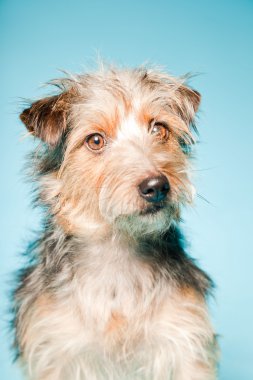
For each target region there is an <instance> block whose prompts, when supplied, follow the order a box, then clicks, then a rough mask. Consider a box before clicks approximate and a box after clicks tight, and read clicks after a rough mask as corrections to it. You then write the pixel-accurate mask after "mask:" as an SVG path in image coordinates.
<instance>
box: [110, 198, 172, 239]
mask: <svg viewBox="0 0 253 380" xmlns="http://www.w3.org/2000/svg"><path fill="white" fill-rule="evenodd" d="M174 217H175V208H174V207H172V206H169V205H167V206H164V205H162V204H160V205H148V206H147V207H145V208H144V209H142V210H138V211H136V212H134V213H132V214H124V215H119V216H118V217H117V218H116V219H115V221H114V225H115V227H116V228H117V229H118V230H120V231H122V232H125V233H127V234H128V235H130V236H133V237H135V238H138V237H141V236H144V235H160V234H161V233H164V232H165V231H167V230H168V229H169V228H170V226H171V224H172V222H173V221H174V219H175V218H174Z"/></svg>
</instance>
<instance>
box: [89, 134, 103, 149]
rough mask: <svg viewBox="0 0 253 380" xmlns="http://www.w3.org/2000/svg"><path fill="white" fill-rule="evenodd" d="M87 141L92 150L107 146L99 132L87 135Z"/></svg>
mask: <svg viewBox="0 0 253 380" xmlns="http://www.w3.org/2000/svg"><path fill="white" fill-rule="evenodd" d="M85 142H86V145H87V147H88V148H89V149H90V150H95V151H99V150H101V149H102V148H103V147H104V146H105V139H104V137H103V136H102V135H100V134H99V133H93V134H92V135H89V136H87V137H86V140H85Z"/></svg>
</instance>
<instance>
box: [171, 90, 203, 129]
mask: <svg viewBox="0 0 253 380" xmlns="http://www.w3.org/2000/svg"><path fill="white" fill-rule="evenodd" d="M200 100H201V95H200V93H199V92H198V91H196V90H193V89H191V88H190V87H187V86H185V85H181V86H179V87H178V89H177V90H176V97H175V103H174V104H173V108H175V111H176V112H177V113H178V114H179V115H180V116H181V117H182V119H183V120H184V121H185V122H186V123H187V124H188V125H189V124H191V123H193V122H194V117H195V114H196V112H197V111H198V109H199V105H200Z"/></svg>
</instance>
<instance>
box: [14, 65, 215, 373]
mask: <svg viewBox="0 0 253 380" xmlns="http://www.w3.org/2000/svg"><path fill="white" fill-rule="evenodd" d="M53 84H55V85H56V86H57V87H58V88H59V89H60V93H59V95H54V96H53V97H48V98H45V99H42V100H39V101H37V102H35V103H33V104H32V105H31V106H30V107H29V108H28V109H26V110H25V111H24V112H23V113H22V115H21V119H22V121H23V122H24V123H25V124H26V126H27V128H28V130H29V131H30V132H31V133H32V134H34V135H35V136H36V137H39V138H40V139H42V140H43V142H44V145H43V146H42V147H41V149H40V150H39V151H38V150H36V152H35V153H34V155H33V160H32V161H33V164H34V165H35V178H36V179H37V181H38V201H39V203H40V204H43V205H44V206H45V210H46V215H45V226H44V230H43V233H42V235H41V237H40V238H39V239H38V241H37V242H36V244H33V246H32V255H33V257H34V260H33V262H32V264H31V265H30V266H29V267H28V268H26V269H25V270H24V271H23V272H22V274H21V275H20V277H19V286H18V287H17V290H16V292H15V310H16V322H15V327H16V345H17V347H18V348H19V353H20V358H21V360H22V361H23V362H24V363H25V368H26V370H27V373H28V377H29V378H31V379H32V380H60V379H61V380H86V379H88V380H93V379H94V380H101V379H108V380H111V379H113V380H127V379H128V380H130V379H136V380H137V379H139V380H151V379H154V380H214V379H216V361H217V347H216V340H215V335H214V333H213V330H212V327H211V324H210V322H209V317H208V311H207V306H206V296H207V295H208V292H209V290H210V288H211V286H212V283H211V280H210V279H209V277H208V276H207V275H206V274H205V273H204V272H203V271H202V270H200V269H199V268H198V267H197V266H196V264H195V263H194V262H193V261H192V260H191V259H190V258H189V257H188V256H187V254H186V253H185V250H184V244H183V238H182V236H181V234H180V231H179V222H180V207H181V205H184V204H187V203H190V202H191V201H192V198H193V195H194V190H193V186H192V184H191V182H190V178H189V169H190V166H189V152H190V146H191V145H192V144H193V142H194V139H193V136H192V133H191V126H192V125H193V124H194V116H195V112H196V111H197V109H198V105H199V102H200V95H199V94H198V93H197V92H196V91H194V90H192V89H190V88H189V87H187V86H186V84H185V83H184V79H175V78H173V77H170V76H168V75H167V74H165V73H162V72H159V71H154V70H150V69H144V68H141V69H134V70H127V69H112V68H107V69H101V70H100V71H98V72H95V73H91V74H84V75H77V76H74V77H71V78H66V79H62V80H60V81H54V82H53ZM152 120H162V121H163V122H166V123H167V124H168V125H169V129H170V136H169V140H168V141H167V142H166V143H161V142H159V141H157V139H156V138H155V137H154V136H153V135H152V134H151V133H150V132H149V127H150V123H151V122H152ZM95 132H99V133H101V134H103V135H104V136H105V137H106V140H107V145H106V146H105V148H104V150H103V151H102V152H101V153H94V152H91V151H90V150H88V149H87V147H86V146H85V143H84V142H85V138H86V136H88V135H89V134H91V133H95ZM157 173H162V174H163V175H165V176H166V177H167V179H168V180H169V183H170V193H169V196H168V199H167V200H166V201H164V202H163V204H162V208H161V210H159V211H158V212H154V211H153V210H150V209H149V208H150V205H147V202H146V201H145V200H144V199H143V198H141V197H140V195H139V193H138V191H137V187H138V184H139V183H140V182H141V181H142V180H143V179H145V178H146V177H148V176H150V175H157Z"/></svg>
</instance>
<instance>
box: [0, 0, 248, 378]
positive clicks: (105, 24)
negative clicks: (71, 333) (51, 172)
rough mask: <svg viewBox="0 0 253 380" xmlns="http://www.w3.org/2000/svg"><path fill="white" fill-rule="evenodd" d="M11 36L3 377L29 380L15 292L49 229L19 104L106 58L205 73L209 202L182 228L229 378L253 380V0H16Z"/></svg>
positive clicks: (4, 126) (202, 173)
mask: <svg viewBox="0 0 253 380" xmlns="http://www.w3.org/2000/svg"><path fill="white" fill-rule="evenodd" d="M0 12H1V14H0V38H1V60H0V67H1V70H0V73H1V74H0V75H1V81H0V83H1V91H0V104H1V138H0V144H1V154H0V157H1V158H0V165H1V177H0V178H1V180H0V181H1V186H0V192H1V213H0V215H1V227H0V231H1V240H0V254H1V267H0V275H1V280H0V281H1V283H0V286H1V292H2V291H3V292H4V295H1V305H0V306H1V315H0V323H1V336H0V339H1V341H0V345H1V348H0V379H1V380H18V379H21V376H20V373H19V371H18V370H17V369H16V368H15V366H13V365H12V364H11V359H10V351H9V350H8V345H9V338H8V335H7V333H6V320H7V319H8V316H7V313H6V312H5V311H3V310H6V308H7V296H6V291H7V289H9V284H7V281H9V280H10V273H11V272H12V271H13V270H14V269H15V268H18V267H19V266H20V265H21V261H22V260H21V258H20V256H18V254H19V253H20V252H22V249H23V247H24V246H25V243H26V242H27V241H28V240H29V239H30V238H31V236H32V233H31V229H33V228H36V226H38V224H39V222H38V220H39V213H38V212H36V211H34V210H32V209H31V207H30V205H29V202H30V198H31V197H30V194H29V190H30V186H29V185H28V184H26V183H25V182H24V180H23V177H22V175H23V164H24V156H25V154H26V153H27V152H28V151H29V149H30V148H31V147H32V146H33V142H32V141H30V140H29V139H25V140H21V136H22V134H23V132H24V128H23V126H22V125H21V123H20V122H19V120H18V110H19V99H18V97H26V98H32V97H39V96H41V95H42V94H43V93H45V91H46V90H45V89H44V90H38V87H39V85H41V84H42V83H44V82H46V81H48V80H49V79H51V78H54V77H57V76H59V75H60V74H59V73H58V72H57V69H58V68H63V69H67V70H70V71H81V70H82V67H83V66H82V65H83V64H84V65H85V66H86V65H87V63H88V66H89V65H90V64H92V62H93V60H94V58H95V57H96V54H97V53H96V52H97V51H99V52H100V54H101V56H102V57H104V58H106V59H107V60H109V61H113V62H116V63H122V64H125V65H131V66H135V65H139V64H142V63H143V62H145V61H150V62H151V63H158V64H161V65H164V66H165V67H166V68H167V69H168V70H169V71H171V72H172V73H174V74H176V75H179V74H183V73H186V72H188V71H193V72H197V73H201V75H199V76H197V77H195V78H194V79H193V80H192V85H193V86H194V87H195V88H196V89H198V90H199V91H200V92H201V93H202V95H203V101H202V106H201V113H200V119H199V130H200V134H201V144H199V146H198V159H197V162H196V167H197V169H198V170H197V171H196V172H195V173H196V182H197V184H198V192H199V193H200V194H201V195H202V196H204V197H205V198H207V199H208V200H209V202H210V204H208V203H206V202H204V201H203V200H200V199H199V200H197V202H196V207H195V208H194V209H193V210H190V211H188V212H187V214H186V216H185V218H186V223H185V225H184V228H185V231H186V234H187V236H189V238H190V241H191V251H192V253H193V255H194V256H195V257H197V258H198V259H199V261H200V263H201V265H202V267H203V268H205V269H206V270H207V271H208V272H209V273H210V274H211V276H212V277H213V278H214V279H215V281H216V283H217V286H218V288H217V291H216V302H212V305H211V309H212V315H213V320H214V324H215V326H216V329H217V331H218V332H219V333H220V335H221V337H220V344H221V349H222V356H221V368H220V379H222V380H250V379H253V347H252V345H253V343H252V342H253V302H252V301H253V296H252V295H253V286H252V285H253V284H252V282H253V281H252V276H253V275H252V272H253V259H252V257H253V252H252V251H253V249H252V235H253V228H252V211H253V208H252V194H253V171H252V166H253V157H252V148H253V125H252V119H253V118H252V112H253V96H252V93H253V40H252V37H253V2H252V1H250V0H248V1H247V0H241V1H239V0H238V1H233V0H229V1H225V0H223V1H222V0H221V1H217V0H216V1H205V0H203V1H197V0H196V1H191V0H188V1H187V0H185V1H183V0H178V1H165V0H164V1H163V0H156V1H127V2H121V1H112V0H107V1H99V0H94V1H81V0H80V1H53V0H51V1H50V0H43V1H27V0H22V1H18V0H17V1H15V0H9V1H7V0H5V1H3V0H1V2H0Z"/></svg>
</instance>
